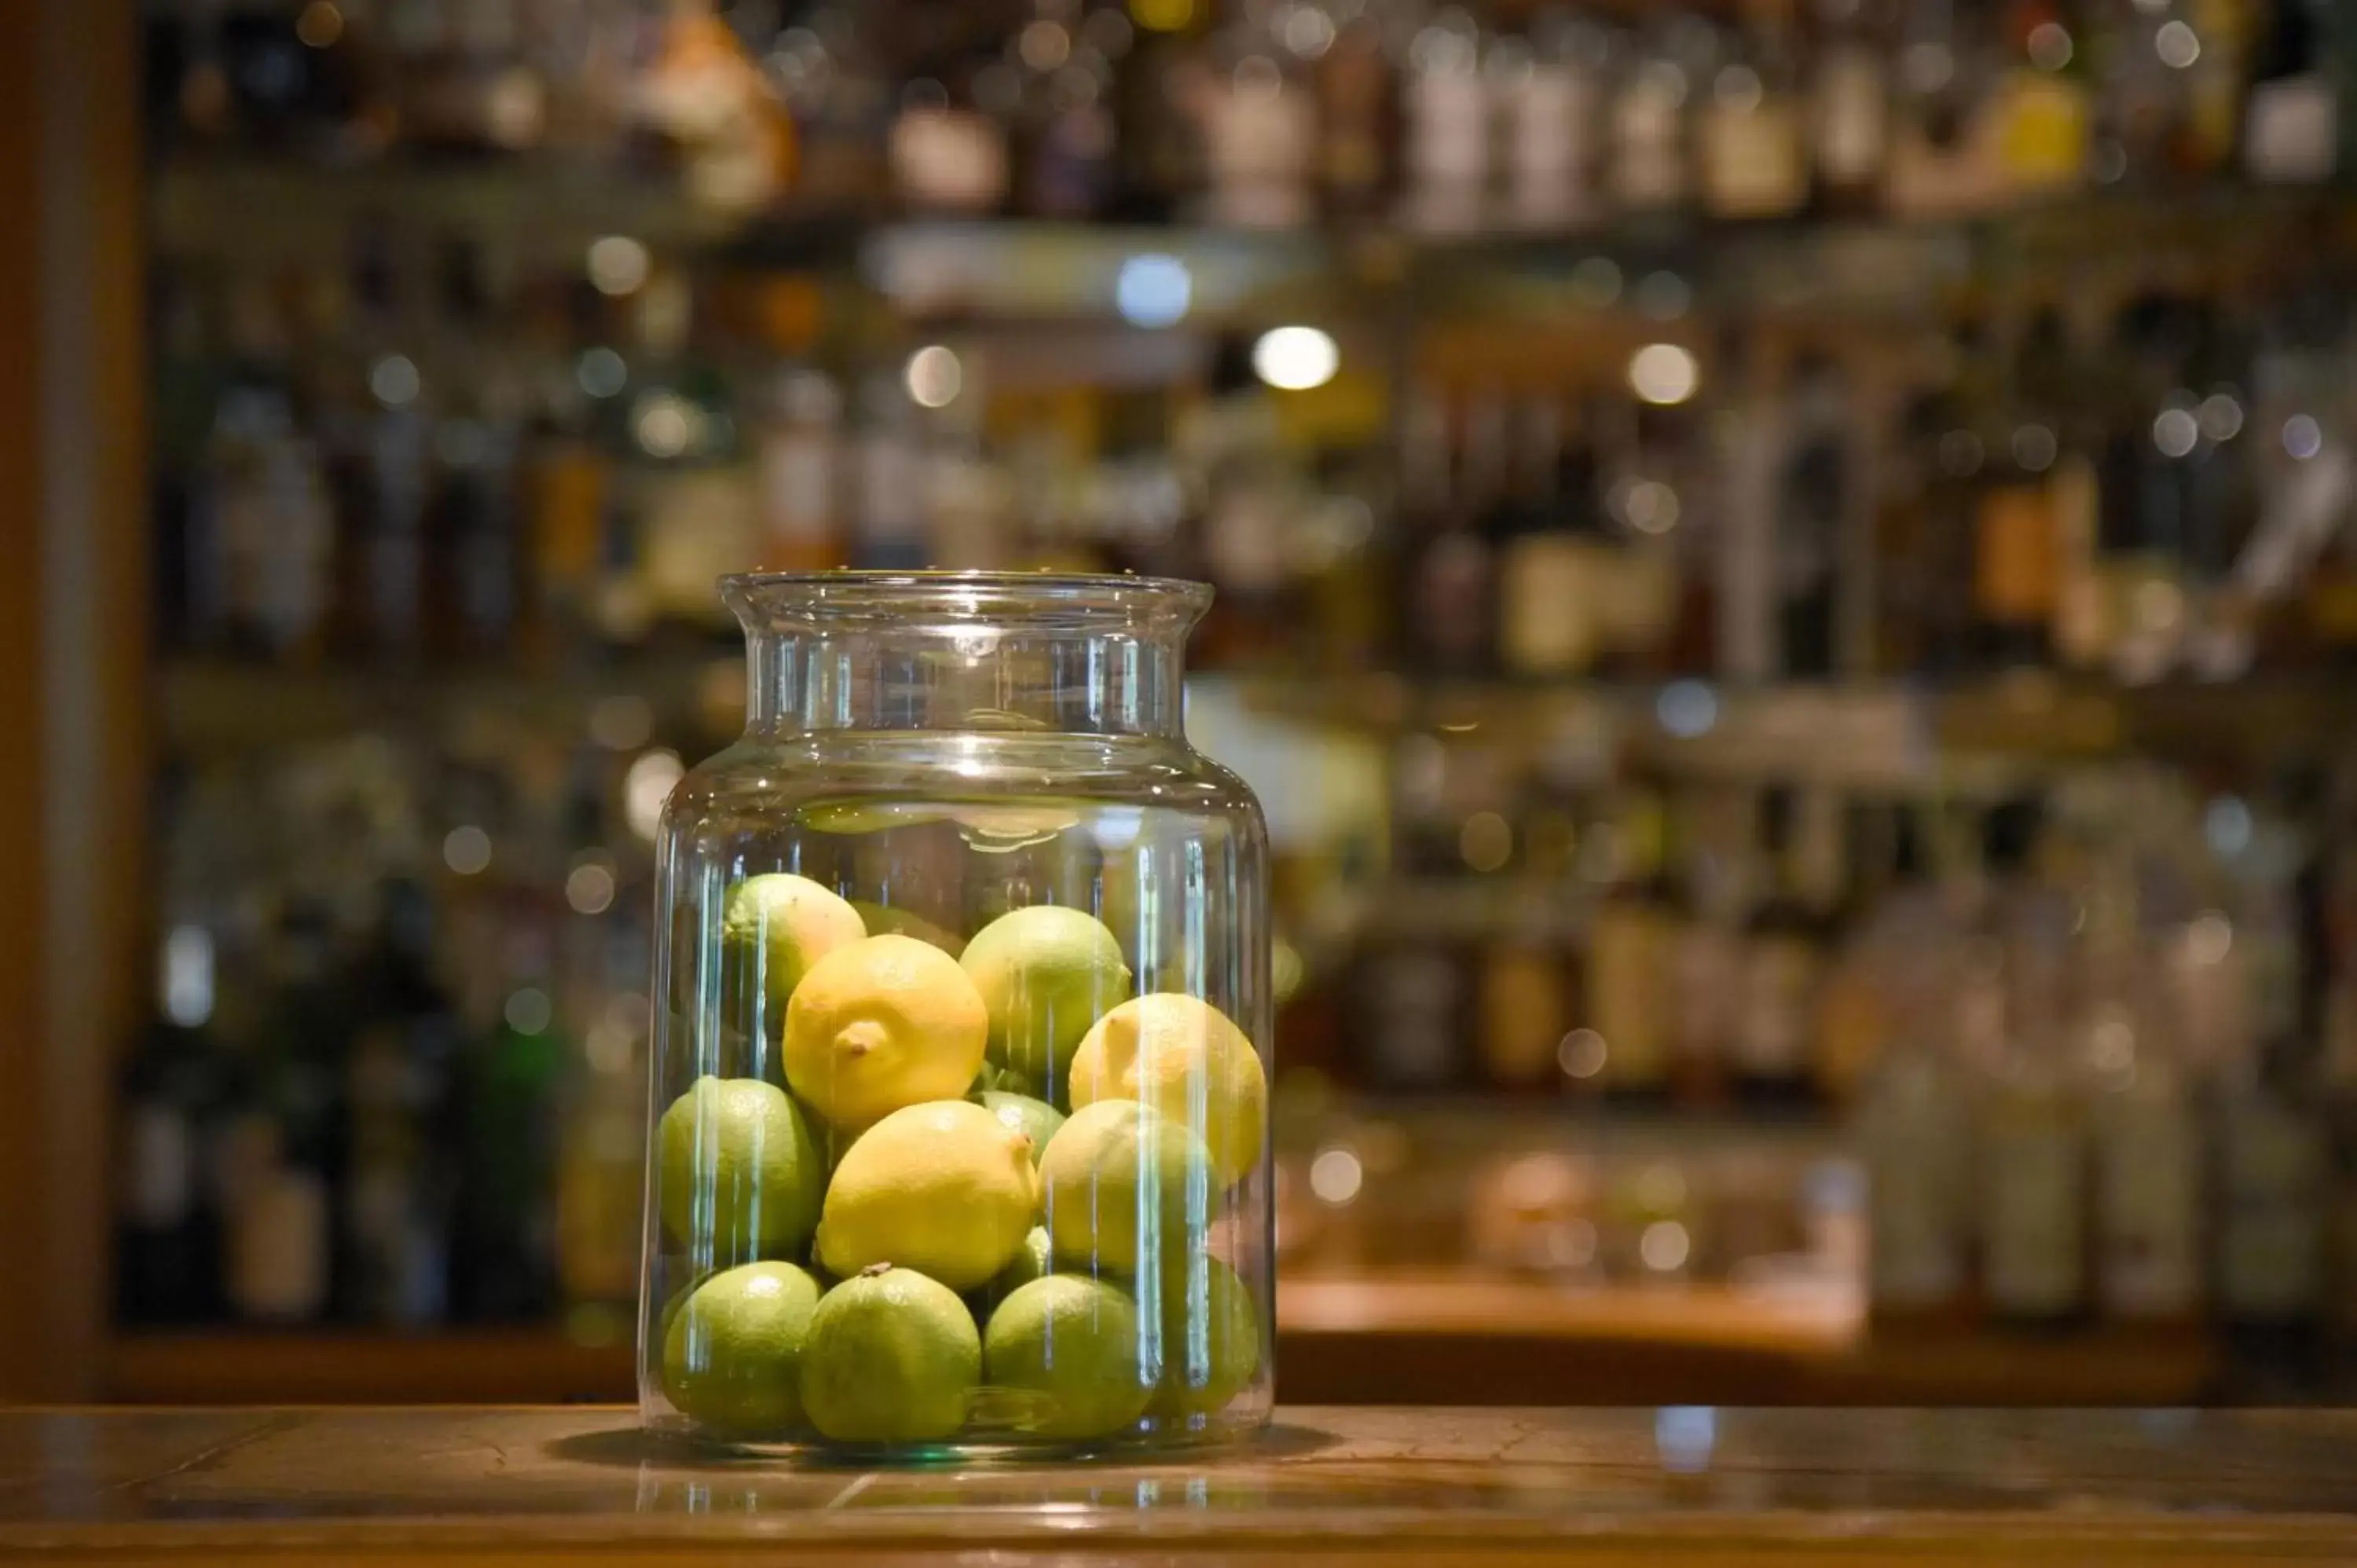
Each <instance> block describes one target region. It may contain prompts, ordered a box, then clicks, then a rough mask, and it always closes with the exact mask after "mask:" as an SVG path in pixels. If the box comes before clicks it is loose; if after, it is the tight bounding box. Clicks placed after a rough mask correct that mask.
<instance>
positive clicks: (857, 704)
mask: <svg viewBox="0 0 2357 1568" xmlns="http://www.w3.org/2000/svg"><path fill="white" fill-rule="evenodd" d="M1183 636H1184V628H1179V629H1178V630H1177V631H1176V632H1175V633H1169V634H1159V633H1147V632H1142V631H1139V630H1135V629H1129V630H1118V631H1095V630H1091V631H1081V630H1064V629H1056V630H1046V629H1034V628H1025V627H1019V626H1018V627H1013V628H985V627H978V626H972V625H964V626H948V627H916V628H905V627H904V628H798V629H795V630H748V633H747V636H746V675H747V682H746V691H747V698H746V728H747V729H748V731H749V732H753V733H759V734H768V735H797V734H802V733H806V732H810V731H816V730H912V731H916V730H958V731H967V730H1030V731H1048V732H1054V733H1059V734H1066V735H1105V736H1120V735H1129V736H1172V737H1176V736H1179V735H1180V734H1181V718H1182V714H1181V695H1182V691H1183V687H1184V682H1185V673H1186V671H1185V659H1184V655H1183Z"/></svg>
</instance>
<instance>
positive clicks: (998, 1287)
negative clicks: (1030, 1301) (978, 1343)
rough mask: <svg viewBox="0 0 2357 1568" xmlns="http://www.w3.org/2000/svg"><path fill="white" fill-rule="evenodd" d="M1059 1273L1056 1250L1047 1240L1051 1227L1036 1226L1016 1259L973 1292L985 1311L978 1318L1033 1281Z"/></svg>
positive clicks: (988, 1313)
mask: <svg viewBox="0 0 2357 1568" xmlns="http://www.w3.org/2000/svg"><path fill="white" fill-rule="evenodd" d="M1055 1272H1056V1263H1055V1255H1054V1249H1053V1248H1051V1247H1050V1246H1049V1243H1048V1228H1047V1227H1046V1226H1044V1225H1034V1226H1033V1227H1031V1230H1030V1233H1029V1234H1028V1235H1027V1236H1025V1237H1024V1238H1023V1245H1022V1247H1021V1248H1020V1249H1018V1250H1017V1252H1016V1254H1015V1261H1014V1262H1011V1263H1009V1264H1007V1265H1006V1267H1005V1268H1003V1269H1001V1270H999V1271H998V1273H996V1274H995V1275H993V1276H992V1278H991V1281H990V1283H988V1284H986V1285H985V1286H983V1287H982V1289H981V1290H979V1291H977V1292H975V1293H974V1295H975V1299H976V1300H977V1302H978V1303H979V1304H980V1305H981V1308H982V1310H981V1311H980V1312H979V1313H977V1314H976V1315H975V1316H976V1317H977V1319H979V1318H982V1317H986V1316H989V1315H990V1313H991V1311H992V1309H993V1308H995V1307H996V1306H997V1305H998V1304H999V1303H1000V1302H1002V1301H1005V1300H1006V1298H1007V1297H1008V1296H1009V1295H1011V1294H1014V1293H1015V1292H1016V1291H1017V1290H1020V1289H1021V1288H1022V1287H1023V1286H1025V1285H1028V1284H1029V1283H1031V1282H1032V1281H1033V1280H1044V1279H1046V1278H1047V1277H1048V1276H1049V1274H1051V1273H1055Z"/></svg>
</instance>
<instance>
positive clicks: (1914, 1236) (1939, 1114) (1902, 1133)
mask: <svg viewBox="0 0 2357 1568" xmlns="http://www.w3.org/2000/svg"><path fill="white" fill-rule="evenodd" d="M1912 1110H1913V1112H1914V1113H1913V1114H1909V1113H1908V1112H1907V1111H1906V1110H1900V1111H1899V1112H1897V1113H1896V1114H1891V1115H1888V1116H1885V1117H1882V1118H1880V1119H1878V1121H1876V1122H1874V1123H1872V1124H1871V1125H1869V1127H1868V1129H1867V1136H1866V1140H1865V1142H1866V1153H1867V1161H1868V1181H1869V1188H1870V1191H1869V1196H1870V1209H1871V1217H1872V1218H1871V1224H1872V1242H1871V1246H1872V1251H1871V1255H1870V1259H1869V1262H1868V1265H1867V1266H1868V1270H1869V1289H1870V1290H1871V1292H1872V1295H1873V1300H1874V1303H1875V1305H1877V1306H1882V1307H1900V1308H1904V1309H1908V1310H1911V1311H1922V1310H1925V1309H1927V1308H1931V1307H1935V1306H1939V1305H1943V1304H1944V1303H1947V1302H1950V1301H1953V1300H1954V1299H1955V1296H1956V1294H1957V1292H1958V1291H1959V1290H1961V1289H1962V1288H1963V1286H1964V1203H1963V1199H1964V1194H1963V1192H1962V1191H1961V1186H1962V1184H1961V1182H1960V1180H1959V1178H1958V1173H1957V1170H1956V1162H1955V1161H1954V1160H1953V1159H1950V1158H1943V1157H1942V1156H1943V1155H1946V1154H1947V1153H1948V1152H1949V1150H1948V1144H1949V1141H1950V1140H1949V1135H1948V1129H1949V1127H1950V1126H1951V1117H1952V1115H1953V1108H1950V1107H1944V1106H1939V1105H1929V1104H1926V1105H1918V1106H1915V1107H1912Z"/></svg>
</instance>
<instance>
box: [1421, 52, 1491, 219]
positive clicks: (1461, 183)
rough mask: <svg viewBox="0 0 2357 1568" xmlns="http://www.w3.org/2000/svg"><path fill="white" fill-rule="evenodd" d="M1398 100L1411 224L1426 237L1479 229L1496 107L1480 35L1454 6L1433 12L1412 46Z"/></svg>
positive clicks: (1487, 185) (1488, 179) (1484, 214)
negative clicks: (1484, 78) (1483, 62)
mask: <svg viewBox="0 0 2357 1568" xmlns="http://www.w3.org/2000/svg"><path fill="white" fill-rule="evenodd" d="M1401 97H1402V101H1403V105H1404V110H1403V113H1404V116H1405V145H1404V148H1403V152H1402V160H1403V163H1404V164H1405V179H1404V181H1403V185H1404V191H1403V196H1404V199H1405V203H1406V211H1405V218H1406V222H1407V226H1408V227H1409V228H1411V229H1413V230H1415V231H1418V232H1422V233H1427V234H1462V233H1469V232H1471V231H1475V230H1478V229H1479V228H1480V227H1481V225H1482V223H1483V222H1484V221H1485V220H1486V218H1487V216H1488V211H1487V206H1488V203H1487V197H1488V193H1489V189H1490V185H1491V152H1492V147H1491V140H1492V138H1491V117H1490V112H1491V102H1490V93H1489V90H1488V87H1487V85H1486V84H1485V83H1484V81H1482V75H1481V30H1480V24H1479V23H1478V22H1477V21H1476V20H1475V19H1474V17H1473V16H1472V15H1471V14H1470V13H1469V12H1467V11H1466V10H1464V9H1463V8H1461V7H1459V6H1455V5H1449V6H1445V7H1443V8H1441V9H1439V10H1437V11H1436V12H1434V13H1433V15H1432V16H1431V17H1430V18H1429V19H1428V20H1427V21H1426V23H1425V24H1424V26H1423V27H1420V28H1418V29H1417V31H1416V34H1415V38H1414V39H1413V41H1412V42H1411V43H1410V44H1409V46H1408V50H1407V59H1406V63H1405V67H1404V69H1403V85H1402V88H1401Z"/></svg>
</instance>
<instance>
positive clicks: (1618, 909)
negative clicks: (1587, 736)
mask: <svg viewBox="0 0 2357 1568" xmlns="http://www.w3.org/2000/svg"><path fill="white" fill-rule="evenodd" d="M1673 820H1674V819H1673V818H1672V817H1671V814H1670V812H1669V810H1668V807H1667V803H1666V802H1665V801H1664V800H1663V799H1662V797H1661V795H1660V794H1659V793H1658V792H1656V791H1654V790H1652V789H1648V788H1644V787H1642V786H1633V787H1631V788H1630V789H1626V790H1624V791H1622V792H1621V795H1620V809H1619V810H1618V811H1617V812H1616V813H1615V816H1614V819H1613V820H1612V821H1611V822H1609V823H1605V824H1599V826H1600V827H1601V828H1602V829H1603V831H1605V832H1609V834H1610V838H1611V843H1612V844H1613V845H1614V847H1615V851H1616V854H1615V855H1614V858H1615V859H1616V860H1617V861H1618V862H1619V864H1618V865H1615V866H1614V867H1613V868H1612V869H1613V871H1614V873H1615V875H1614V877H1613V880H1612V882H1611V883H1610V884H1609V886H1608V887H1607V888H1606V890H1605V894H1604V897H1603V898H1602V899H1601V900H1600V901H1599V902H1598V904H1597V906H1596V911H1595V915H1594V918H1593V919H1592V920H1591V921H1590V924H1589V929H1588V934H1587V972H1586V976H1585V982H1584V984H1583V985H1582V988H1581V1000H1582V1002H1583V1004H1584V1006H1583V1009H1582V1013H1581V1016H1582V1018H1583V1020H1584V1021H1585V1023H1586V1025H1587V1028H1588V1029H1589V1030H1590V1031H1592V1032H1593V1033H1594V1034H1595V1035H1596V1036H1597V1042H1596V1047H1595V1048H1596V1049H1597V1050H1598V1051H1600V1053H1601V1064H1600V1065H1601V1071H1600V1079H1601V1083H1600V1087H1601V1088H1602V1089H1603V1090H1604V1092H1605V1093H1606V1094H1607V1095H1609V1097H1610V1098H1611V1099H1613V1100H1615V1101H1622V1102H1626V1103H1629V1104H1632V1105H1657V1104H1660V1103H1661V1102H1663V1101H1665V1100H1666V1099H1667V1098H1668V1097H1669V1093H1670V1089H1671V1079H1672V1071H1673V1067H1674V1063H1673V1060H1672V1049H1671V1047H1672V1043H1673V1042H1672V1036H1671V1019H1672V1017H1673V1015H1674V998H1673V995H1672V990H1671V987H1672V982H1673V972H1672V967H1671V966H1672V963H1673V959H1674V944H1675V942H1676V940H1677V926H1676V916H1675V910H1674V908H1673V906H1672V903H1671V877H1672V872H1671V854H1672V850H1673V843H1672V841H1671V833H1672V827H1671V823H1672V822H1673ZM1597 831H1598V829H1597V828H1591V829H1590V830H1589V832H1590V833H1591V834H1592V833H1594V832H1597ZM1572 1049H1573V1047H1566V1054H1567V1056H1568V1054H1569V1053H1570V1052H1571V1050H1572ZM1570 1065H1572V1064H1571V1062H1570V1061H1569V1060H1566V1068H1568V1067H1569V1066H1570Z"/></svg>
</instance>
